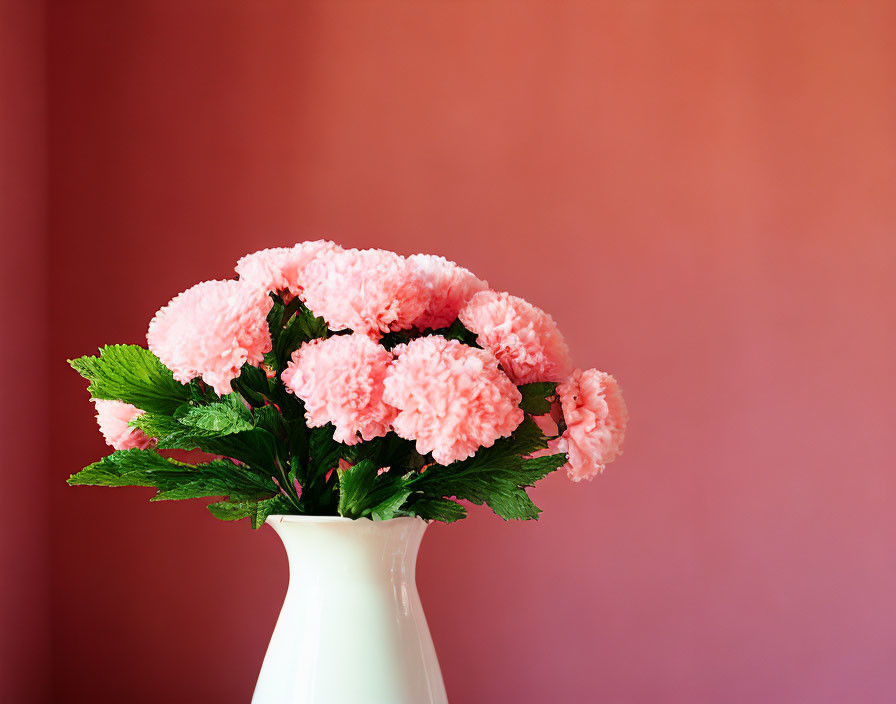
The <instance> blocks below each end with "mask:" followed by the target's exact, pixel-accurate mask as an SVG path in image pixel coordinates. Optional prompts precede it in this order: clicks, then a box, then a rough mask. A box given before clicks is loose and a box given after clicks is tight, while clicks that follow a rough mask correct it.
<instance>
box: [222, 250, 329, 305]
mask: <svg viewBox="0 0 896 704" xmlns="http://www.w3.org/2000/svg"><path fill="white" fill-rule="evenodd" d="M341 249H342V248H341V247H339V246H338V245H336V244H333V243H332V242H328V241H326V240H315V241H313V242H300V243H299V244H297V245H295V246H293V247H274V248H272V249H262V250H260V251H258V252H254V253H252V254H247V255H246V256H245V257H243V258H242V259H240V260H239V262H237V265H236V273H237V274H239V275H240V280H241V281H246V282H248V283H251V284H255V285H257V286H259V287H261V288H263V289H264V290H265V291H271V292H275V293H279V294H280V295H281V296H284V297H286V298H291V297H293V296H298V295H299V294H301V293H302V276H303V274H304V270H305V267H306V266H307V265H308V264H309V263H310V262H311V261H312V260H313V259H314V258H315V257H318V256H321V255H326V254H329V253H331V252H337V251H340V250H341Z"/></svg>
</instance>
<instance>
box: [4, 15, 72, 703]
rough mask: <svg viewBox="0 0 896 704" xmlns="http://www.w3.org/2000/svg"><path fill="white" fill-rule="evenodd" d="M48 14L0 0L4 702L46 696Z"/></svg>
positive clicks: (49, 427) (49, 517)
mask: <svg viewBox="0 0 896 704" xmlns="http://www.w3.org/2000/svg"><path fill="white" fill-rule="evenodd" d="M43 72H44V12H43V7H42V3H39V2H32V1H31V0H0V238H2V244H3V249H2V253H0V324H2V333H0V370H2V383H0V395H2V402H0V450H2V453H3V457H2V468H0V497H2V509H0V515H2V521H3V523H2V527H0V702H4V703H5V702H9V703H10V704H30V703H31V702H41V701H45V699H46V696H47V694H48V693H49V684H50V679H51V677H52V673H51V671H50V664H49V662H50V641H49V628H48V619H47V603H48V600H49V589H48V580H49V565H48V558H49V551H48V548H47V544H48V543H47V537H48V534H49V524H50V522H51V520H52V510H51V508H50V507H49V506H48V497H49V495H48V491H47V485H48V482H49V477H48V475H47V445H48V433H49V437H51V438H52V437H53V433H54V429H53V425H54V422H58V420H59V417H58V416H56V418H55V421H54V420H51V418H53V417H54V415H55V414H51V413H48V412H47V406H46V402H47V390H48V388H49V385H48V383H47V376H48V374H47V371H46V370H47V362H48V359H49V355H48V353H47V342H48V337H47V333H46V325H45V320H44V318H45V308H46V305H47V295H46V291H47V283H48V279H47V271H46V269H47V267H46V263H47V241H46V152H45V141H46V140H45V131H46V121H45V95H44V75H43Z"/></svg>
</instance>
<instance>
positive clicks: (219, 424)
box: [174, 394, 255, 435]
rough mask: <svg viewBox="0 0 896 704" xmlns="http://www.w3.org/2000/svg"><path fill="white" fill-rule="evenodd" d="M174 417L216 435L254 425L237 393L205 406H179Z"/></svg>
mask: <svg viewBox="0 0 896 704" xmlns="http://www.w3.org/2000/svg"><path fill="white" fill-rule="evenodd" d="M174 417H175V419H176V420H177V421H178V422H180V423H181V424H182V425H186V426H187V427H190V428H197V429H198V430H207V431H210V432H212V433H215V434H217V435H231V434H233V433H239V432H241V431H243V430H252V428H254V427H255V423H254V420H253V417H252V411H251V410H249V408H247V407H246V405H245V403H244V402H243V399H242V398H241V397H240V396H239V394H227V395H226V396H224V397H223V398H222V400H221V401H219V402H217V403H210V404H208V405H206V406H181V407H180V408H178V409H177V411H175V414H174Z"/></svg>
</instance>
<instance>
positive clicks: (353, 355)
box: [281, 333, 396, 445]
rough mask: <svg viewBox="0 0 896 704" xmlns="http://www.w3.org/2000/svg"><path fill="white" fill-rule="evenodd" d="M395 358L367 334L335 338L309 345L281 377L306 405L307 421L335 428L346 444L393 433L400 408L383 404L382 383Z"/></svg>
mask: <svg viewBox="0 0 896 704" xmlns="http://www.w3.org/2000/svg"><path fill="white" fill-rule="evenodd" d="M391 364H392V355H391V354H390V353H389V352H388V351H387V350H386V349H385V348H384V347H381V346H380V345H378V344H377V343H376V342H374V341H373V340H371V339H370V338H369V337H367V336H365V335H361V334H358V333H355V334H352V335H336V336H334V337H331V338H329V339H324V340H313V341H311V342H306V343H305V344H304V345H302V346H301V347H300V348H299V349H298V350H296V351H295V352H294V353H293V355H292V361H291V362H290V363H289V364H288V365H287V368H286V370H285V371H284V372H283V374H282V375H281V378H282V379H283V383H284V384H285V385H286V388H288V389H289V390H290V391H292V392H293V393H294V394H295V395H296V396H298V397H299V398H301V399H302V400H303V401H304V402H305V418H306V419H307V420H308V425H309V426H311V427H313V428H316V427H320V426H323V425H326V424H327V423H332V424H333V425H334V426H336V432H335V433H333V437H334V438H335V439H336V440H338V441H339V442H344V443H345V444H346V445H354V444H355V443H357V442H358V441H359V438H358V436H359V435H360V436H361V438H363V439H364V440H371V439H373V438H375V437H381V436H383V435H385V434H386V433H387V432H389V424H390V423H391V422H392V419H393V418H394V417H395V413H396V411H395V409H394V408H392V407H390V406H387V405H386V404H385V403H383V379H384V378H385V376H386V372H387V371H388V369H389V366H390V365H391Z"/></svg>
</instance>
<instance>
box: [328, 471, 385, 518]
mask: <svg viewBox="0 0 896 704" xmlns="http://www.w3.org/2000/svg"><path fill="white" fill-rule="evenodd" d="M376 471H377V466H376V465H375V464H374V463H373V462H371V461H370V460H361V461H360V462H358V464H356V465H354V466H353V467H350V468H349V469H340V470H338V474H339V506H338V509H337V510H338V511H339V515H340V516H345V517H347V518H356V517H358V516H360V515H361V511H362V510H363V503H364V500H365V498H366V497H367V494H369V493H370V491H371V490H372V489H373V485H374V482H375V481H376Z"/></svg>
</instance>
